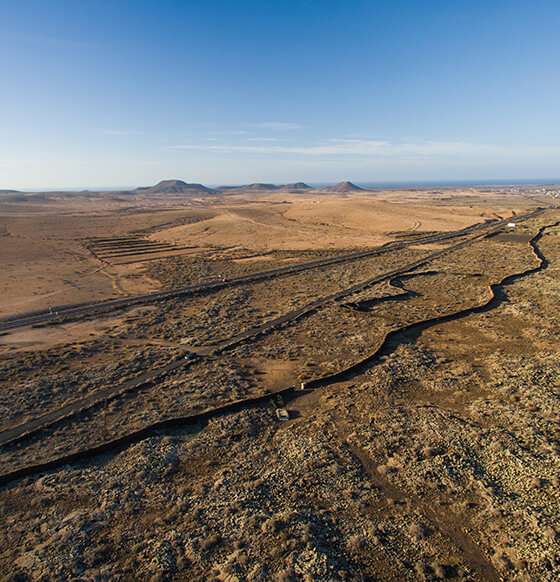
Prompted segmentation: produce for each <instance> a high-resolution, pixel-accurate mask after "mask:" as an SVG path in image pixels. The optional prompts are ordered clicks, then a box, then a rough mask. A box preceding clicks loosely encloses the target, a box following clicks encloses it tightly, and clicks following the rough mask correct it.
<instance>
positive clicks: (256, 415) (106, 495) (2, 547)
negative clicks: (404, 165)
mask: <svg viewBox="0 0 560 582" xmlns="http://www.w3.org/2000/svg"><path fill="white" fill-rule="evenodd" d="M353 196H356V198H353ZM18 204H19V206H18V205H17V204H15V203H12V204H11V205H10V204H5V205H4V208H3V209H2V210H3V212H2V215H1V216H2V219H1V220H2V223H3V224H4V225H5V227H4V230H3V234H2V236H3V239H2V245H3V244H4V241H5V240H7V241H8V243H7V245H6V246H5V247H4V246H3V248H5V249H7V251H8V252H7V256H6V258H4V257H3V258H2V261H3V262H4V261H5V266H6V270H7V271H6V272H8V273H9V274H10V277H12V278H10V279H8V280H6V281H5V282H4V283H3V284H4V285H5V293H4V295H3V303H2V305H1V306H0V307H1V309H2V310H3V311H2V313H4V314H15V313H18V312H22V311H26V310H29V309H32V308H38V307H45V306H48V303H45V302H46V301H49V300H50V299H48V297H49V296H48V295H47V294H48V293H55V292H56V293H58V296H59V297H60V298H64V299H63V301H60V302H68V301H74V300H75V301H78V300H85V299H86V298H87V299H96V298H101V297H108V296H110V295H111V294H113V295H114V296H117V295H119V294H122V293H124V292H132V291H136V292H142V291H144V290H145V289H158V288H172V287H175V286H178V285H186V284H193V283H197V282H200V281H201V280H209V279H214V278H218V277H219V278H221V277H227V278H231V277H235V276H239V275H244V274H247V273H250V272H256V271H260V270H265V269H269V268H273V267H276V266H282V265H286V264H294V263H298V262H306V261H310V260H314V259H317V258H325V257H329V256H336V255H338V254H341V253H344V252H350V251H351V250H353V249H356V248H367V247H373V246H377V245H378V244H383V243H385V242H388V241H390V240H414V237H417V236H418V233H419V232H420V233H427V232H441V231H445V230H455V229H459V228H462V227H465V226H467V225H469V224H473V223H475V222H479V221H482V220H484V219H487V218H493V217H495V216H496V215H499V216H509V215H510V213H511V210H512V209H514V210H515V211H517V212H518V213H520V212H522V211H524V209H525V210H526V209H528V208H534V207H535V206H536V203H535V202H534V201H533V200H528V199H526V198H524V197H523V196H521V195H519V194H515V195H513V194H512V195H509V196H508V195H506V194H503V193H502V194H500V193H493V194H490V193H487V192H482V191H475V190H469V191H468V192H467V191H457V192H450V191H445V192H443V193H442V192H430V191H409V192H395V191H391V192H384V193H382V192H377V193H369V194H366V193H359V194H356V195H350V194H349V195H336V196H335V195H320V194H316V195H315V194H312V193H306V194H305V195H303V194H302V195H294V194H290V193H282V192H274V193H254V194H251V195H250V196H249V195H248V194H245V195H243V194H235V196H231V197H224V198H220V199H216V200H212V201H204V200H203V201H200V200H197V201H191V202H188V201H186V202H184V204H183V205H182V206H181V207H180V208H170V207H165V206H166V205H165V204H163V203H161V204H160V205H159V206H158V204H156V202H150V205H149V206H150V207H147V206H148V205H147V204H146V203H145V201H144V202H143V207H142V208H134V207H133V206H132V205H131V202H130V201H127V203H126V204H128V206H127V205H126V204H125V203H124V202H119V201H118V200H116V201H111V202H110V203H109V202H107V201H106V203H105V206H103V205H101V204H100V203H99V201H96V200H82V201H80V202H78V201H77V202H76V203H75V204H76V205H75V208H71V209H70V210H67V213H66V214H65V215H57V212H58V213H59V214H60V211H59V210H57V206H56V203H54V204H50V205H46V204H44V203H43V202H36V203H34V204H35V206H33V205H31V207H29V206H30V203H27V206H26V205H24V204H22V203H18ZM88 204H89V206H88ZM0 206H2V205H0ZM66 207H67V204H66ZM558 221H560V213H559V212H558V211H557V210H552V209H551V210H547V211H545V212H543V213H541V214H539V215H538V216H537V217H535V218H531V219H529V220H527V221H525V222H523V224H522V225H519V226H518V227H516V235H515V236H508V235H498V236H493V237H490V238H483V239H481V240H479V241H477V242H475V243H473V244H471V245H469V246H465V247H463V248H461V249H458V250H454V251H450V252H448V253H446V254H444V255H441V256H439V257H437V258H434V259H433V260H430V261H429V262H427V263H425V264H423V265H420V266H419V267H417V268H415V269H414V270H412V271H410V272H408V273H404V274H400V275H398V276H395V277H392V278H389V279H387V280H384V281H382V282H380V283H377V284H375V285H373V286H370V287H368V288H366V289H364V290H361V291H359V292H356V293H351V294H348V295H347V296H345V297H344V298H343V299H341V300H339V301H337V302H329V303H326V304H324V305H322V306H320V307H318V308H316V309H314V310H311V311H309V312H308V313H306V314H305V315H303V316H302V317H300V318H299V319H297V320H293V321H290V322H288V323H286V324H285V325H283V326H280V327H276V328H274V329H271V330H267V331H266V333H262V334H261V335H255V336H253V337H250V338H249V339H247V340H246V341H244V342H239V343H235V344H234V345H232V346H231V347H229V348H216V347H215V346H219V345H220V343H221V342H224V341H226V340H228V339H229V338H232V337H234V336H236V335H238V334H240V333H243V332H246V331H247V330H250V329H252V328H254V327H255V326H257V325H259V324H260V323H262V322H263V321H269V320H271V319H273V318H275V317H278V316H280V315H283V314H287V313H290V312H291V311H293V310H295V309H298V308H301V307H303V306H305V305H307V304H309V303H310V302H312V301H314V300H316V299H318V298H321V297H326V296H328V295H330V294H332V293H336V292H338V291H341V290H343V289H347V288H349V287H351V286H352V285H354V284H356V283H358V282H360V281H364V280H367V279H370V278H372V277H375V276H376V275H379V274H381V273H385V272H387V271H391V270H393V269H395V268H397V267H400V266H402V265H405V264H408V263H411V262H413V261H416V260H418V259H420V258H423V257H426V256H428V255H430V254H431V253H433V252H434V251H435V250H440V249H443V248H449V247H450V246H451V245H454V244H456V243H457V242H460V241H461V240H465V237H462V238H459V239H456V240H453V241H443V242H441V243H438V244H431V245H421V244H420V245H412V246H407V247H405V248H402V249H399V250H395V251H391V252H388V253H384V254H381V255H379V256H375V257H370V258H365V259H360V260H358V261H354V262H348V263H344V264H336V265H330V266H324V267H321V268H318V269H314V270H309V271H303V272H300V273H298V274H292V275H287V276H283V277H280V278H276V279H272V280H269V281H266V282H257V283H252V284H246V285H242V286H238V287H226V288H224V289H222V290H219V291H215V292H212V293H209V294H206V295H201V296H193V297H177V298H174V299H168V300H166V301H162V302H159V303H157V304H153V305H143V306H137V307H134V308H128V309H126V310H122V311H116V312H110V313H105V314H102V315H100V316H99V317H89V318H86V319H83V320H79V321H73V322H61V323H57V324H54V325H48V326H42V327H37V328H33V329H21V330H15V331H13V332H9V333H5V334H3V335H2V336H0V342H1V343H0V353H1V354H2V359H1V361H0V369H1V374H0V378H1V380H0V419H1V425H2V429H5V428H8V427H13V426H17V425H20V424H21V423H24V422H26V421H28V420H30V419H32V418H34V417H36V416H38V415H40V414H43V413H45V412H49V411H55V410H57V409H58V408H60V407H62V406H64V405H66V404H68V403H72V402H76V401H79V400H80V399H82V398H85V397H91V396H93V397H95V395H96V394H100V393H101V391H102V390H107V389H113V388H114V389H115V390H118V389H119V386H121V385H122V384H123V382H125V381H126V380H127V379H133V378H135V377H137V376H139V375H141V374H143V373H145V372H146V371H150V370H157V369H158V368H159V367H162V366H165V365H166V364H167V363H169V362H173V361H175V360H177V359H179V358H182V354H184V352H185V350H190V349H193V350H196V351H199V352H200V353H202V354H204V353H209V354H210V355H206V356H204V355H202V356H201V357H200V358H198V359H195V360H193V361H188V362H186V363H185V365H184V366H181V367H179V368H177V369H175V370H173V371H171V372H169V373H167V374H166V375H163V376H161V377H159V378H157V379H156V381H154V382H152V383H151V384H148V385H144V386H140V387H138V388H135V389H131V390H128V391H127V392H126V393H123V394H120V395H115V397H112V398H108V400H107V401H103V400H102V401H100V402H99V404H97V405H94V406H90V407H88V408H87V409H85V410H84V411H82V412H81V413H79V414H75V415H71V416H69V417H67V418H65V419H64V420H62V421H60V422H57V423H55V424H53V425H49V426H45V427H44V428H43V429H42V430H41V431H39V432H36V433H34V434H31V435H30V436H28V437H25V438H23V439H21V440H19V441H18V442H15V443H12V444H7V445H3V446H0V460H1V466H2V473H3V474H4V473H7V472H8V471H11V470H15V469H18V468H22V467H29V466H32V465H34V464H37V463H42V462H45V461H48V460H52V459H56V458H59V457H63V456H64V455H66V454H69V453H73V452H76V451H82V450H87V449H88V448H90V447H93V446H96V445H98V444H100V443H102V442H104V441H108V440H111V439H115V438H117V437H119V436H122V435H127V434H130V433H131V432H133V431H135V430H139V429H141V428H143V427H146V426H148V425H150V424H153V423H155V422H159V421H162V420H165V419H169V418H174V417H177V416H187V415H189V414H193V413H197V412H200V411H204V410H207V409H215V408H219V407H221V406H223V405H224V404H227V403H230V402H233V401H237V400H243V399H247V398H249V397H254V396H260V395H263V394H271V397H270V399H268V400H264V401H263V402H260V403H259V404H254V405H247V406H241V407H239V408H238V409H237V410H236V411H230V412H228V413H223V414H216V415H211V416H210V418H209V419H207V420H204V421H200V422H197V423H194V424H193V423H190V424H186V425H185V426H183V427H178V428H168V429H165V430H161V431H159V432H154V433H151V434H150V435H148V436H147V437H145V438H138V439H135V440H133V442H132V443H130V444H128V445H127V446H124V447H120V448H119V449H118V450H113V451H110V452H108V453H106V454H104V455H97V456H94V457H91V458H86V457H84V462H83V463H81V464H80V463H79V464H76V463H72V464H67V465H65V466H64V467H62V468H58V469H54V470H51V471H46V472H39V473H37V474H33V475H31V476H28V477H24V478H23V479H19V480H16V481H12V482H11V483H8V484H7V485H4V486H2V487H1V488H0V540H1V541H0V572H2V574H3V575H4V576H5V579H7V580H60V579H72V580H84V581H86V580H137V579H147V580H201V581H202V580H209V579H215V580H229V581H231V582H233V581H235V580H238V581H243V580H247V581H249V580H250V581H253V580H257V581H258V580H263V581H265V580H279V581H280V580H282V581H283V580H286V581H288V580H394V581H401V580H437V579H451V580H452V579H455V580H475V581H476V580H507V581H525V580H527V581H530V580H539V581H540V580H550V581H552V580H557V579H558V577H560V558H559V557H558V556H559V555H560V526H559V525H558V524H559V523H560V509H559V508H560V438H559V428H560V422H559V412H560V352H559V349H558V340H557V330H558V326H559V324H560V320H559V314H558V297H559V292H560V227H559V226H557V222H558ZM31 225H35V227H37V225H41V226H42V227H44V230H41V228H34V229H33V228H30V226H31ZM539 232H540V235H539ZM132 235H134V236H135V237H138V236H141V237H144V238H146V239H149V240H158V241H164V242H166V243H172V244H175V245H181V246H184V247H189V248H187V249H185V250H183V251H181V253H179V256H177V254H178V253H177V252H176V251H169V252H168V254H167V256H166V257H164V258H162V257H161V256H160V255H157V256H155V257H154V256H152V255H150V254H148V255H146V256H142V255H141V254H138V255H130V254H128V251H126V254H125V255H124V257H125V258H123V257H122V256H121V257H120V258H118V259H117V258H114V257H113V258H109V259H99V258H98V257H96V256H95V255H94V254H93V253H92V251H91V250H90V249H89V248H88V246H87V245H88V241H90V240H91V239H92V238H98V239H100V238H111V237H112V238H115V237H121V238H123V237H129V238H130V236H132ZM537 235H538V236H537ZM535 236H537V238H536V239H535V243H534V244H535V246H536V251H537V254H535V252H534V251H533V248H532V247H531V245H530V244H529V242H528V241H529V240H530V239H531V238H532V237H535ZM40 240H45V241H46V242H45V244H44V245H43V246H42V247H41V248H40V249H39V250H38V249H37V247H36V246H33V245H36V243H37V241H40ZM49 245H52V246H49ZM51 248H53V249H56V250H57V252H58V253H59V255H57V256H64V257H66V258H67V259H66V260H65V262H64V264H61V263H62V262H61V261H57V260H56V259H55V257H53V256H51V255H50V254H49V250H50V249H51ZM539 253H540V255H541V256H542V257H544V262H543V263H542V268H539V267H540V266H541V260H540V259H539V257H538V254H539ZM49 261H50V262H49ZM119 261H120V263H119ZM123 261H125V262H128V261H131V262H130V263H128V264H122V262H123ZM55 264H58V265H59V267H57V268H55V267H54V265H55ZM25 269H27V270H28V274H27V275H25V277H27V278H25V277H24V278H23V279H22V281H21V282H20V283H19V284H20V287H17V285H16V283H15V282H14V281H15V280H17V279H18V276H19V275H21V273H24V270H25ZM532 270H533V271H532ZM26 272H27V271H26ZM522 273H526V274H525V275H523V276H520V277H518V278H513V279H506V281H505V284H504V285H503V286H500V285H498V284H500V283H501V282H502V281H503V280H504V279H505V278H506V277H508V276H509V275H514V274H522ZM40 276H44V277H45V279H44V280H40V279H39V277H40ZM491 285H494V286H495V287H494V293H495V295H496V299H495V300H494V301H491V298H492V295H493V293H492V291H491V288H490V286H491ZM496 285H498V286H497V287H496ZM16 297H17V298H18V300H17V301H15V300H14V298H16ZM23 305H25V306H26V307H25V308H22V306H23ZM485 305H486V307H484V306H485ZM31 306H32V307H31ZM434 318H440V319H439V320H438V321H433V319H434ZM421 322H428V323H426V324H425V325H423V326H422V325H420V326H418V325H415V324H419V323H421ZM388 334H389V335H388ZM386 338H387V339H386ZM212 346H214V348H212ZM359 361H362V362H363V363H362V364H361V365H360V366H359V367H358V368H356V369H355V370H353V371H352V373H349V374H347V375H346V376H342V377H340V378H337V379H336V380H331V381H325V382H324V383H323V385H321V386H319V387H317V388H314V389H312V390H308V391H303V392H296V393H293V394H292V395H287V396H286V397H285V398H287V400H283V399H282V398H283V397H282V396H278V395H277V396H274V392H278V391H282V390H284V389H285V388H287V387H289V386H291V385H295V384H297V383H299V382H300V381H301V380H305V381H307V380H310V379H313V378H317V377H320V376H323V375H325V374H328V373H333V372H336V371H339V370H342V369H344V368H347V367H348V366H351V365H352V364H354V363H356V362H359ZM282 405H285V406H286V408H288V409H289V411H290V413H291V420H290V421H288V422H279V421H278V420H277V419H276V416H275V408H277V407H278V406H282Z"/></svg>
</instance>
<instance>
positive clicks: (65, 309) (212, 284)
mask: <svg viewBox="0 0 560 582" xmlns="http://www.w3.org/2000/svg"><path fill="white" fill-rule="evenodd" d="M542 211H543V209H537V210H534V211H532V212H529V213H527V214H525V215H523V216H518V217H516V220H517V221H520V220H524V219H526V218H530V217H531V216H534V215H536V214H538V213H540V212H542ZM507 220H508V219H505V220H502V221H501V222H495V223H492V224H491V225H490V224H484V223H479V224H475V225H472V226H470V227H467V228H464V229H462V230H459V231H454V232H451V233H446V234H442V235H437V236H432V237H426V238H423V239H418V240H415V241H409V242H393V243H389V244H388V245H384V246H382V247H378V248H376V249H371V250H367V251H359V252H356V253H350V254H348V255H341V256H338V257H333V258H330V259H322V260H319V261H311V262H308V263H301V264H299V265H291V266H289V267H279V268H277V269H271V270H269V271H261V272H259V273H253V274H251V275H244V276H242V277H236V278H232V279H230V280H228V281H223V280H213V281H208V282H206V283H200V284H198V285H189V286H185V287H179V288H176V289H169V290H167V291H156V292H153V293H148V294H146V295H136V296H132V297H126V298H120V299H111V300H108V301H102V302H99V303H80V304H70V305H62V306H57V307H52V308H51V309H45V310H40V311H34V312H29V313H24V314H20V315H15V316H10V317H6V318H3V319H0V331H8V330H10V329H15V328H19V327H26V326H29V325H34V324H42V323H52V322H59V321H62V320H63V319H64V320H65V319H68V318H77V317H82V316H84V315H92V314H95V313H101V312H107V311H111V310H114V309H122V308H124V307H129V306H131V305H137V304H140V303H153V302H156V301H160V300H162V299H169V298H172V297H177V296H181V295H195V294H197V293H207V292H212V291H217V290H220V289H223V288H225V287H232V286H237V285H244V284H247V283H254V282H257V281H261V280H263V279H272V278H276V277H281V276H284V275H290V274H294V273H298V272H301V271H305V270H309V269H315V268H320V267H324V266H327V265H334V264H337V263H343V262H348V261H354V260H359V259H362V258H366V257H371V256H375V255H379V254H382V253H386V252H390V251H392V250H397V249H402V248H406V247H408V246H413V245H419V244H428V243H432V242H438V241H442V240H447V239H451V238H457V237H459V236H465V235H467V234H470V233H472V232H474V231H477V230H481V229H486V233H485V234H487V233H488V232H489V231H491V230H496V229H497V228H500V227H501V226H503V225H504V224H505V223H506V222H507ZM485 234H484V235H480V236H485Z"/></svg>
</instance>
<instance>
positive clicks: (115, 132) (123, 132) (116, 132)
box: [101, 129, 144, 135]
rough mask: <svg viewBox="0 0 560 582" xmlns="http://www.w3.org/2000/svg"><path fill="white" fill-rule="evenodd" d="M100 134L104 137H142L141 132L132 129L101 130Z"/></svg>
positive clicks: (142, 133)
mask: <svg viewBox="0 0 560 582" xmlns="http://www.w3.org/2000/svg"><path fill="white" fill-rule="evenodd" d="M101 133H104V134H106V135H144V132H143V131H137V130H134V129H102V130H101Z"/></svg>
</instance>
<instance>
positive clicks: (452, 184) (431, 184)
mask: <svg viewBox="0 0 560 582" xmlns="http://www.w3.org/2000/svg"><path fill="white" fill-rule="evenodd" d="M351 182H352V183H353V184H356V186H360V187H361V188H462V187H469V186H473V187H474V186H523V185H528V184H530V185H535V186H539V185H545V184H546V185H550V184H560V178H551V179H549V180H548V179H547V180H543V179H542V178H538V179H537V178H536V179H534V180H436V181H425V182H423V181H410V182H409V181H406V182H359V181H354V180H351ZM308 184H309V185H310V186H313V187H314V188H326V187H327V186H332V184H333V183H332V182H308Z"/></svg>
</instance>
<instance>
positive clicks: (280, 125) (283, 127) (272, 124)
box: [251, 121, 304, 131]
mask: <svg viewBox="0 0 560 582" xmlns="http://www.w3.org/2000/svg"><path fill="white" fill-rule="evenodd" d="M251 127H255V128H258V129H270V130H272V131H293V130H294V129H303V127H304V126H303V125H299V124H298V123H286V122H283V121H265V122H263V123H251Z"/></svg>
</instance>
